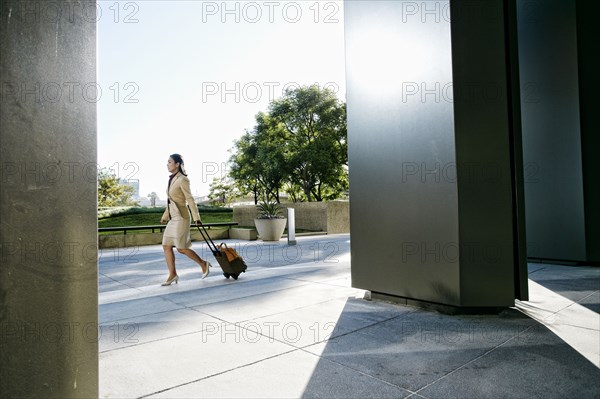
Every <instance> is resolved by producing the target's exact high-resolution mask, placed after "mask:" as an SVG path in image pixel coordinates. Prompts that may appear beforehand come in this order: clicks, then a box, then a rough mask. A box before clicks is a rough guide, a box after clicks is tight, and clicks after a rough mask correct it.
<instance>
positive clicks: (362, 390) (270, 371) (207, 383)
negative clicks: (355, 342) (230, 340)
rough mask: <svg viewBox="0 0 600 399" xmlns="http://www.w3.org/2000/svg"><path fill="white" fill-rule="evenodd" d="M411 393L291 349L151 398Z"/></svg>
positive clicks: (321, 396) (392, 396)
mask: <svg viewBox="0 0 600 399" xmlns="http://www.w3.org/2000/svg"><path fill="white" fill-rule="evenodd" d="M409 394H410V393H409V392H408V391H405V390H403V389H401V388H399V387H395V386H393V385H390V384H387V383H385V382H383V381H379V380H377V379H374V378H371V377H369V376H367V375H365V374H362V373H359V372H356V371H354V370H351V369H348V368H346V367H343V366H340V365H338V364H335V363H332V362H329V361H327V360H324V359H320V358H319V357H317V356H314V355H312V354H309V353H306V352H302V351H294V352H291V353H286V354H283V355H280V356H277V357H274V358H270V359H267V360H264V361H262V362H260V363H257V364H253V365H250V366H246V367H242V368H238V369H235V370H232V371H230V372H229V373H227V374H222V375H217V376H214V377H210V378H207V379H204V380H201V381H198V382H194V383H191V384H187V385H183V386H181V387H178V388H175V389H171V390H168V391H165V392H162V393H160V394H157V395H153V396H150V397H151V398H182V399H183V398H200V397H203V398H300V397H302V398H404V397H406V396H408V395H409Z"/></svg>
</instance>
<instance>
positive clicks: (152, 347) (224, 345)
mask: <svg viewBox="0 0 600 399" xmlns="http://www.w3.org/2000/svg"><path fill="white" fill-rule="evenodd" d="M289 350H290V347H289V346H287V345H284V344H281V343H278V342H269V341H268V340H266V339H265V340H262V341H255V340H248V339H246V336H245V332H244V331H242V329H240V328H239V327H236V326H234V325H224V324H219V323H213V324H212V327H210V328H207V329H205V330H204V331H203V332H201V333H197V334H190V335H185V336H180V337H177V338H171V339H165V340H161V341H155V342H151V343H147V344H143V345H137V346H130V347H127V348H122V349H117V350H113V351H110V352H105V353H101V354H100V397H101V398H134V397H140V396H144V395H149V394H152V393H156V392H159V391H162V390H164V389H168V388H172V387H176V386H179V385H182V384H186V383H188V382H191V381H196V380H200V379H202V378H206V377H208V376H211V375H216V374H219V373H223V372H226V371H229V370H234V369H236V368H238V367H241V366H244V365H248V364H251V363H255V362H258V361H261V360H264V359H266V358H269V357H272V356H276V355H280V354H282V353H285V352H288V351H289ZM234 382H235V381H232V383H234Z"/></svg>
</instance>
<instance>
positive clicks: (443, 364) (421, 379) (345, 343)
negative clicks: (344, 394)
mask: <svg viewBox="0 0 600 399" xmlns="http://www.w3.org/2000/svg"><path fill="white" fill-rule="evenodd" d="M509 313H510V314H508V315H501V316H447V315H440V314H437V313H431V312H424V311H416V312H412V313H407V314H406V315H402V316H400V317H397V318H394V319H392V320H389V321H386V322H383V323H380V324H376V325H374V326H372V327H368V328H365V329H363V330H360V331H359V332H356V333H352V334H348V335H344V336H342V337H339V338H333V339H331V340H329V341H327V342H325V343H321V344H317V345H314V346H309V347H307V348H305V349H306V350H308V351H310V352H311V353H315V354H317V355H320V356H323V357H325V358H328V359H331V360H333V361H336V362H339V363H341V364H344V365H346V366H348V367H351V368H354V369H357V370H360V371H362V372H365V373H368V374H370V375H372V376H374V377H377V378H380V379H382V380H384V381H387V382H389V383H392V384H394V385H398V386H401V387H402V388H405V389H408V390H410V391H416V390H418V389H420V388H422V387H424V386H426V385H427V384H429V383H431V382H433V381H435V380H437V379H438V378H439V377H441V376H443V375H445V374H447V373H449V372H451V371H453V370H455V369H457V368H458V367H460V366H461V365H463V364H465V363H467V362H469V361H471V360H473V359H475V358H477V357H478V356H481V355H482V354H484V353H485V352H486V351H488V350H490V349H492V348H493V347H495V346H497V345H499V344H501V343H503V342H505V341H506V340H508V339H510V338H511V337H515V336H519V334H522V333H523V332H524V331H525V330H526V329H527V328H528V327H529V326H531V325H533V322H532V321H531V320H529V319H528V318H526V317H525V316H522V315H519V314H518V312H516V311H514V312H509Z"/></svg>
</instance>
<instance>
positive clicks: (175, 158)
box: [169, 154, 187, 176]
mask: <svg viewBox="0 0 600 399" xmlns="http://www.w3.org/2000/svg"><path fill="white" fill-rule="evenodd" d="M169 158H172V159H173V161H174V162H175V163H178V164H179V172H181V174H182V175H184V176H187V173H185V170H184V169H183V157H182V156H181V155H179V154H171V155H170V157H169Z"/></svg>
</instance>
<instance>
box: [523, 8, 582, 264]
mask: <svg viewBox="0 0 600 399" xmlns="http://www.w3.org/2000/svg"><path fill="white" fill-rule="evenodd" d="M517 5H518V9H517V15H518V32H519V60H520V75H521V76H520V78H521V91H522V94H523V96H522V100H521V108H522V121H523V158H524V167H525V169H524V171H525V206H526V221H527V223H526V226H527V240H528V250H527V255H528V256H529V257H533V258H547V259H559V260H571V261H585V259H586V242H585V224H584V202H583V178H582V156H581V151H582V149H581V138H580V133H581V129H580V121H579V89H578V85H579V82H578V77H577V72H578V71H577V37H576V15H575V1H574V0H544V1H543V2H537V1H527V0H519V1H518V3H517Z"/></svg>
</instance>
